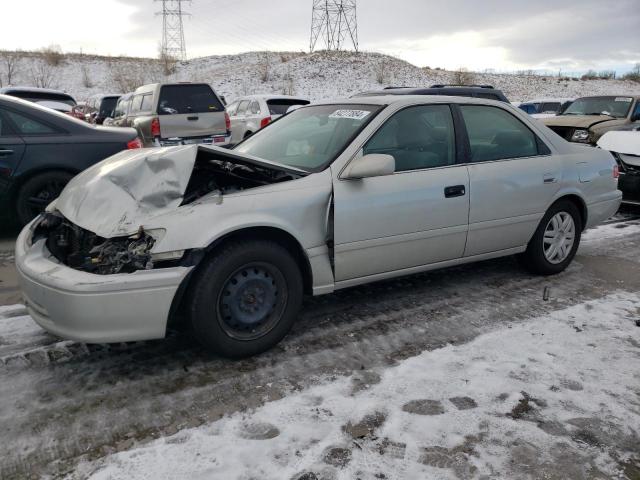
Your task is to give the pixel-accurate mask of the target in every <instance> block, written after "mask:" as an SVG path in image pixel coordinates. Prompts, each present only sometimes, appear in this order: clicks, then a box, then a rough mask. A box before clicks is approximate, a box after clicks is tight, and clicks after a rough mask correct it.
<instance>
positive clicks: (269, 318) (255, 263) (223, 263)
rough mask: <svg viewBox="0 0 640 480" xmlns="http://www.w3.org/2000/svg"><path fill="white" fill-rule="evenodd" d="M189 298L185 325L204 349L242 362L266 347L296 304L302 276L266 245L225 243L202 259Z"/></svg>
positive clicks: (286, 325) (289, 321) (280, 251)
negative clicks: (203, 260) (189, 327)
mask: <svg viewBox="0 0 640 480" xmlns="http://www.w3.org/2000/svg"><path fill="white" fill-rule="evenodd" d="M205 262H206V263H204V265H202V267H201V268H200V269H199V271H198V272H197V273H196V276H195V277H194V280H193V281H194V283H193V288H192V293H191V295H190V298H189V304H190V305H189V308H190V316H191V326H192V329H193V331H194V333H195V336H196V339H197V340H198V341H199V342H200V343H201V344H202V345H203V346H204V347H205V348H207V349H209V350H212V351H214V352H216V353H218V354H219V355H222V356H224V357H228V358H243V357H248V356H251V355H256V354H258V353H262V352H264V351H265V350H268V349H270V348H272V347H273V346H274V345H276V344H277V343H278V342H280V340H282V339H283V338H284V336H285V335H286V334H287V333H288V332H289V330H290V329H291V326H292V325H293V322H294V321H295V319H296V318H297V316H298V313H299V311H300V307H301V305H302V296H303V288H302V274H301V273H300V268H299V267H298V264H297V263H296V261H295V260H294V258H293V257H292V256H291V255H290V254H289V253H288V252H287V250H286V249H285V248H284V247H282V246H280V245H279V244H277V243H275V242H271V241H246V240H245V241H238V242H234V243H228V244H227V245H225V246H224V247H222V248H221V249H220V250H219V251H217V252H216V253H215V254H214V255H213V256H211V257H210V258H208V259H206V260H205Z"/></svg>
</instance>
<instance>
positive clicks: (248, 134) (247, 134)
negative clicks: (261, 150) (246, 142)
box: [244, 130, 253, 138]
mask: <svg viewBox="0 0 640 480" xmlns="http://www.w3.org/2000/svg"><path fill="white" fill-rule="evenodd" d="M251 135H253V132H252V131H250V130H247V131H246V132H244V138H247V137H250V136H251Z"/></svg>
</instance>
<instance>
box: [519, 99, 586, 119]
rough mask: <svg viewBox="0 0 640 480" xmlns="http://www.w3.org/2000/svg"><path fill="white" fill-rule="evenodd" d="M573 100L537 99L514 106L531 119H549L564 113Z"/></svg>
mask: <svg viewBox="0 0 640 480" xmlns="http://www.w3.org/2000/svg"><path fill="white" fill-rule="evenodd" d="M574 100H575V98H537V99H534V100H528V101H526V102H520V103H519V104H518V105H516V106H517V107H518V108H519V109H520V110H523V111H525V112H527V113H528V114H529V115H531V116H532V117H533V118H549V117H555V116H556V115H558V114H559V113H562V112H564V111H565V110H566V109H567V107H569V105H571V104H572V103H573V101H574Z"/></svg>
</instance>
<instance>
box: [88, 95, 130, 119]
mask: <svg viewBox="0 0 640 480" xmlns="http://www.w3.org/2000/svg"><path fill="white" fill-rule="evenodd" d="M121 96H122V94H121V93H112V94H104V93H100V94H97V95H93V96H91V97H89V98H88V99H87V102H86V104H85V107H84V116H85V120H86V121H87V122H89V123H93V124H96V125H102V124H103V123H104V121H105V120H106V119H107V118H113V116H114V111H115V108H116V103H118V99H119V98H120V97H121Z"/></svg>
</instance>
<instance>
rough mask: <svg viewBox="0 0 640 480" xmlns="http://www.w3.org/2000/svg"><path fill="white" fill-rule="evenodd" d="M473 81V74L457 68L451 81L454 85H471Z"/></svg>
mask: <svg viewBox="0 0 640 480" xmlns="http://www.w3.org/2000/svg"><path fill="white" fill-rule="evenodd" d="M473 81H474V76H473V73H471V72H470V71H469V70H467V69H466V68H459V69H458V70H456V71H455V72H453V81H452V83H453V84H454V85H472V84H473Z"/></svg>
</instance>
